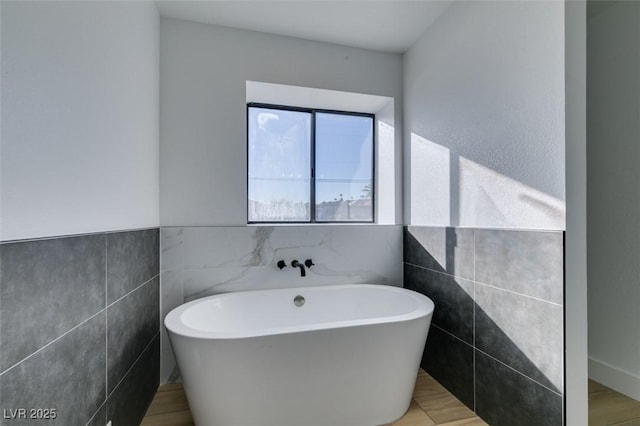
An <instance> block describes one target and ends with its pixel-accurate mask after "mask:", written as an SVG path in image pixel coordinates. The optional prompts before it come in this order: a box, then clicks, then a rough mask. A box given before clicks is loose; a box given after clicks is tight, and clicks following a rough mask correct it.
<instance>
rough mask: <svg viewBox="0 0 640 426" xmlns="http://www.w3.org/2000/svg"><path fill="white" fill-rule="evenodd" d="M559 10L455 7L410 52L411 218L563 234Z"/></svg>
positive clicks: (532, 5) (533, 5) (552, 6)
mask: <svg viewBox="0 0 640 426" xmlns="http://www.w3.org/2000/svg"><path fill="white" fill-rule="evenodd" d="M562 40H564V4H563V2H455V3H454V4H453V5H452V6H451V7H450V8H449V9H448V10H447V11H446V12H445V13H444V14H443V15H442V16H441V17H440V18H439V19H438V20H437V21H436V22H435V23H434V24H433V25H432V26H431V27H430V28H429V29H428V30H427V31H426V32H425V34H424V35H423V36H422V38H421V39H420V40H419V41H418V42H416V44H415V45H414V46H413V47H412V48H411V49H410V50H409V51H408V52H407V54H406V55H405V62H404V64H405V69H404V102H405V103H404V105H405V109H404V117H405V121H404V123H405V128H404V141H405V162H404V164H405V189H404V191H405V193H404V198H405V208H404V210H405V221H406V223H408V224H413V225H451V226H470V227H493V228H527V229H564V227H565V202H564V200H565V152H564V149H565V146H564V137H565V135H564V132H565V128H564V118H565V116H564V44H563V42H562Z"/></svg>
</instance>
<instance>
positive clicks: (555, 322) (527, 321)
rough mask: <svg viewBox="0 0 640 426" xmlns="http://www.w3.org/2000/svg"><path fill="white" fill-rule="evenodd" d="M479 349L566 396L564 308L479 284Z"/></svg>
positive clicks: (477, 289)
mask: <svg viewBox="0 0 640 426" xmlns="http://www.w3.org/2000/svg"><path fill="white" fill-rule="evenodd" d="M476 302H477V306H476V311H475V312H476V341H475V345H476V348H478V349H480V350H481V351H483V352H485V353H487V354H489V355H491V356H493V357H494V358H497V359H498V360H500V361H502V362H503V363H505V364H507V365H508V366H510V367H512V368H514V369H516V370H518V371H519V372H521V373H522V374H524V375H526V376H528V377H530V378H532V379H534V380H536V381H537V382H539V383H541V384H543V385H545V386H547V387H549V388H550V389H552V390H555V391H556V392H558V393H563V380H564V358H563V353H564V349H563V344H564V342H563V328H564V327H563V321H564V318H563V316H564V312H563V309H562V306H558V305H554V304H552V303H548V302H543V301H541V300H537V299H532V298H530V297H526V296H522V295H519V294H515V293H510V292H507V291H504V290H500V289H496V288H492V287H487V286H485V285H482V284H476Z"/></svg>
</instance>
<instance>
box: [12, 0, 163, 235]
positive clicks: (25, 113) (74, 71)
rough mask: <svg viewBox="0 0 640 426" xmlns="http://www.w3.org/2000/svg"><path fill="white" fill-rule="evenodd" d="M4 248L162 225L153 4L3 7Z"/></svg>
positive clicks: (18, 4)
mask: <svg viewBox="0 0 640 426" xmlns="http://www.w3.org/2000/svg"><path fill="white" fill-rule="evenodd" d="M1 27H2V30H1V31H2V33H1V40H2V81H1V86H2V130H1V132H2V133H1V150H2V152H1V154H2V155H1V157H2V158H1V165H0V166H1V177H2V178H1V187H0V194H1V199H0V201H1V210H0V214H1V223H0V231H1V239H2V240H4V241H6V240H15V239H23V238H34V237H46V236H54V235H66V234H79V233H87V232H96V231H105V230H120V229H132V228H143V227H150V226H158V225H159V216H158V203H159V201H158V198H159V190H158V174H159V169H158V167H159V160H158V139H159V136H158V133H159V126H158V108H159V94H158V84H159V83H158V81H159V76H158V74H159V72H158V61H159V59H158V55H159V17H158V12H157V10H156V8H155V6H154V4H153V3H152V2H2V25H1Z"/></svg>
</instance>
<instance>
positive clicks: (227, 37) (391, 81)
mask: <svg viewBox="0 0 640 426" xmlns="http://www.w3.org/2000/svg"><path fill="white" fill-rule="evenodd" d="M247 81H258V82H265V83H276V84H287V85H294V86H302V87H312V88H319V89H329V90H339V91H345V92H354V93H363V94H372V95H379V96H387V97H392V98H394V100H395V102H394V104H395V109H394V111H395V123H401V122H402V120H401V119H400V117H401V116H402V111H401V110H402V101H401V97H402V58H401V56H400V55H397V54H390V53H380V52H374V51H370V50H363V49H357V48H350V47H344V46H338V45H333V44H327V43H319V42H312V41H306V40H301V39H295V38H289V37H282V36H275V35H267V34H262V33H257V32H251V31H245V30H237V29H230V28H225V27H220V26H214V25H206V24H198V23H193V22H188V21H182V20H176V19H170V18H162V19H161V24H160V92H161V100H160V103H161V113H160V117H161V130H160V164H161V169H162V173H161V176H160V188H161V195H160V221H161V224H162V225H163V226H172V225H178V226H189V225H217V226H220V225H246V217H247V214H246V211H247V209H246V185H247V184H246V103H245V99H246V96H245V95H246V94H245V90H246V89H245V87H246V82H247ZM393 132H394V134H395V140H396V141H397V143H396V146H395V154H396V155H395V158H396V165H397V167H396V170H395V174H394V177H395V181H394V182H393V185H394V187H395V189H396V194H400V193H401V188H402V186H401V185H402V174H401V152H402V148H401V143H400V141H401V129H400V128H399V127H396V128H395V129H394V130H393ZM395 204H396V205H395V212H394V217H395V223H401V221H402V201H401V197H397V200H396V203H395Z"/></svg>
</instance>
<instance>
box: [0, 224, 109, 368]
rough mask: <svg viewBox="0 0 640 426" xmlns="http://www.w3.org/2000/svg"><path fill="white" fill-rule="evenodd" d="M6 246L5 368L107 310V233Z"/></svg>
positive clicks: (2, 252)
mask: <svg viewBox="0 0 640 426" xmlns="http://www.w3.org/2000/svg"><path fill="white" fill-rule="evenodd" d="M0 247H1V249H0V262H1V264H2V276H1V279H0V323H2V335H1V336H0V339H1V341H0V350H1V351H2V353H1V354H0V371H4V370H5V369H7V368H9V367H10V366H12V365H13V364H15V363H16V362H18V361H20V360H22V359H24V358H25V357H26V356H28V355H30V354H32V353H33V352H35V351H36V350H38V349H39V348H41V347H42V346H44V345H45V344H47V343H49V342H51V341H52V340H54V339H56V338H57V337H59V336H60V335H62V334H63V333H65V332H67V331H69V330H70V329H72V328H73V327H75V326H76V325H78V324H79V323H81V322H82V321H84V320H86V319H88V318H89V317H91V316H92V315H94V314H95V313H97V312H99V311H100V310H101V309H104V307H105V235H104V234H98V235H89V236H79V237H65V238H56V239H49V240H38V241H26V242H17V243H6V244H2V245H1V246H0ZM53 318H55V321H52V319H53Z"/></svg>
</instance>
